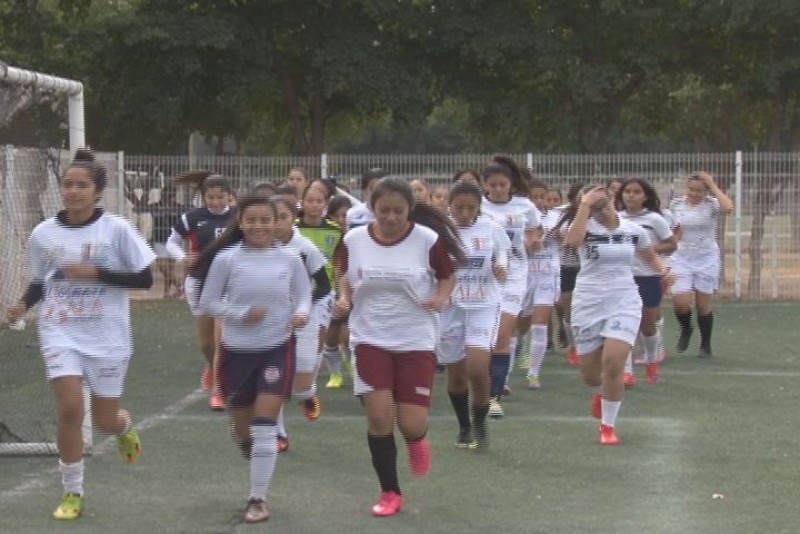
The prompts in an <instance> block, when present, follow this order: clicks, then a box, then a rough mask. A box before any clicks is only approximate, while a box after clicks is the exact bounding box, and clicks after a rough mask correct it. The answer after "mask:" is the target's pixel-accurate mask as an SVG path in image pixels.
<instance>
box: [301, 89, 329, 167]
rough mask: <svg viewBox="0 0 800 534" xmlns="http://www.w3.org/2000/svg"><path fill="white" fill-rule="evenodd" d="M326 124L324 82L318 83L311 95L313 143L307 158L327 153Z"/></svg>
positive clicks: (308, 150)
mask: <svg viewBox="0 0 800 534" xmlns="http://www.w3.org/2000/svg"><path fill="white" fill-rule="evenodd" d="M326 123H327V115H326V110H325V90H324V87H323V85H322V82H318V83H317V86H316V87H315V88H314V93H313V94H312V95H311V143H310V145H309V147H308V149H307V150H306V155H307V156H319V155H320V154H322V153H323V152H324V151H325V126H326Z"/></svg>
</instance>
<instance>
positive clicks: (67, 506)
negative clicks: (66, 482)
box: [53, 493, 83, 520]
mask: <svg viewBox="0 0 800 534" xmlns="http://www.w3.org/2000/svg"><path fill="white" fill-rule="evenodd" d="M82 511H83V497H81V496H80V495H78V494H77V493H64V495H62V496H61V503H60V504H59V505H58V508H56V509H55V511H54V512H53V517H54V518H56V519H64V520H69V519H77V518H78V517H80V515H81V512H82Z"/></svg>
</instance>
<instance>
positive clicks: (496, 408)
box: [489, 399, 505, 419]
mask: <svg viewBox="0 0 800 534" xmlns="http://www.w3.org/2000/svg"><path fill="white" fill-rule="evenodd" d="M504 415H505V412H503V405H502V404H500V401H499V400H498V399H489V417H491V418H493V419H500V418H501V417H503V416H504Z"/></svg>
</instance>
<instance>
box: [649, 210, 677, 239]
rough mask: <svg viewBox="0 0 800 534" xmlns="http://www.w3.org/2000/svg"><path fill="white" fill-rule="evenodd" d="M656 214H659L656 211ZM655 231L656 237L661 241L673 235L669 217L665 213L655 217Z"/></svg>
mask: <svg viewBox="0 0 800 534" xmlns="http://www.w3.org/2000/svg"><path fill="white" fill-rule="evenodd" d="M654 215H658V214H657V213H654ZM653 232H655V234H656V237H658V239H659V240H661V241H663V240H665V239H669V238H670V237H672V230H671V229H670V227H669V223H668V222H667V219H665V218H664V216H663V215H659V216H658V217H653Z"/></svg>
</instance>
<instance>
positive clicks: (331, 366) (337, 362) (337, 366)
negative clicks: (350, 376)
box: [322, 345, 342, 375]
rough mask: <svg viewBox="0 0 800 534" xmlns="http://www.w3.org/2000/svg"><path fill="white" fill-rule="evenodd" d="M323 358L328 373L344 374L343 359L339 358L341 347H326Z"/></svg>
mask: <svg viewBox="0 0 800 534" xmlns="http://www.w3.org/2000/svg"><path fill="white" fill-rule="evenodd" d="M322 356H323V357H324V358H325V365H327V366H328V371H330V372H331V373H332V374H337V375H340V374H342V357H341V356H339V347H329V346H328V345H325V349H324V350H323V351H322Z"/></svg>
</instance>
